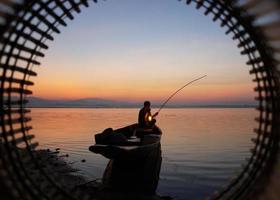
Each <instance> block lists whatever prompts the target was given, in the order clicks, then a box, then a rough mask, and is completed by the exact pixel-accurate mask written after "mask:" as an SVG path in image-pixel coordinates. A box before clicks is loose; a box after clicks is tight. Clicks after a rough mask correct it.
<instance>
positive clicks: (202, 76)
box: [157, 75, 207, 113]
mask: <svg viewBox="0 0 280 200" xmlns="http://www.w3.org/2000/svg"><path fill="white" fill-rule="evenodd" d="M206 76H207V75H204V76H201V77H199V78H196V79H194V80H192V81H190V82H188V83H187V84H185V85H184V86H182V87H181V88H179V89H178V90H176V91H175V92H174V93H173V94H172V95H171V96H170V97H168V98H167V99H166V101H165V102H164V103H163V104H162V105H161V106H160V108H159V110H158V112H157V113H159V112H160V111H161V109H162V108H163V107H164V106H165V105H166V104H167V102H168V101H169V100H170V99H172V97H174V96H175V95H176V94H177V93H178V92H179V91H181V90H182V89H184V88H185V87H187V86H188V85H190V84H192V83H193V82H195V81H198V80H200V79H203V78H205V77H206Z"/></svg>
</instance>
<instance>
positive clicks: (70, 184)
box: [33, 149, 173, 200]
mask: <svg viewBox="0 0 280 200" xmlns="http://www.w3.org/2000/svg"><path fill="white" fill-rule="evenodd" d="M33 154H34V157H35V158H36V160H37V162H38V164H39V166H40V167H41V168H42V169H43V170H44V172H45V173H47V174H49V175H51V178H52V179H53V180H54V181H55V182H56V183H57V184H59V185H60V186H62V187H63V188H64V190H66V191H68V192H74V191H76V190H80V191H82V192H84V193H86V194H88V195H89V197H90V199H99V200H116V199H122V200H132V199H133V200H135V199H138V200H171V199H173V198H171V197H169V196H160V195H158V194H155V195H145V194H139V193H137V194H135V193H129V192H126V193H125V194H124V193H123V192H122V193H120V192H118V191H114V190H112V188H110V187H107V186H105V185H103V184H102V179H96V180H92V181H89V180H86V178H85V177H83V176H81V175H79V174H78V172H79V170H78V169H76V168H73V166H71V163H70V162H68V161H67V160H66V159H65V158H67V157H68V155H67V154H65V155H60V152H59V149H56V150H55V151H51V150H49V149H40V150H36V151H34V152H33ZM81 162H85V160H81Z"/></svg>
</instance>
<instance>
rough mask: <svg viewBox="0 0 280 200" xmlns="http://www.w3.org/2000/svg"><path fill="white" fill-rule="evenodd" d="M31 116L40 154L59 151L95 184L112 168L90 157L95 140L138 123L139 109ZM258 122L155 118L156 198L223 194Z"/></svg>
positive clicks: (40, 111) (249, 118)
mask: <svg viewBox="0 0 280 200" xmlns="http://www.w3.org/2000/svg"><path fill="white" fill-rule="evenodd" d="M31 116H32V118H33V121H32V126H33V128H34V129H33V130H32V131H31V133H33V134H35V135H36V137H37V140H38V141H39V143H40V145H41V148H50V149H55V148H60V149H61V152H62V153H68V154H69V155H70V157H69V158H67V160H68V161H70V162H73V164H72V165H73V167H75V168H78V169H80V172H79V173H80V174H82V175H84V176H85V177H87V179H88V180H93V179H96V178H101V177H102V174H103V171H104V169H105V167H106V164H107V162H108V159H106V158H104V157H102V156H100V155H97V154H93V153H91V152H89V151H88V147H89V146H90V145H92V144H93V143H94V140H93V138H94V134H96V133H100V132H102V131H103V130H104V129H105V128H108V127H112V128H119V127H123V126H126V125H129V124H132V123H135V122H136V121H137V116H138V109H74V108H73V109H70V108H59V109H57V108H36V109H32V112H31ZM256 116H257V112H256V111H255V110H254V109H251V108H241V109H237V108H226V109H224V108H220V109H214V108H210V109H204V108H188V109H164V110H162V111H161V113H160V115H159V116H158V117H157V124H158V126H160V128H161V129H162V131H163V136H162V140H161V144H162V153H163V162H162V167H161V174H160V182H159V186H158V190H157V191H158V193H160V194H161V195H170V196H172V197H176V199H204V197H205V196H207V195H211V194H212V193H213V192H214V191H215V190H218V189H221V188H222V187H223V186H224V185H225V184H226V183H228V181H229V180H230V177H232V176H233V175H235V174H236V173H237V172H238V170H240V166H241V164H242V163H244V162H245V158H246V157H249V156H250V153H249V149H250V148H251V147H252V146H253V144H252V143H251V142H250V139H251V138H252V137H254V135H253V132H252V130H253V128H254V127H255V126H256V122H255V121H254V118H255V117H256ZM82 159H86V162H85V163H81V162H79V161H80V160H82Z"/></svg>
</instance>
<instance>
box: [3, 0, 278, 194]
mask: <svg viewBox="0 0 280 200" xmlns="http://www.w3.org/2000/svg"><path fill="white" fill-rule="evenodd" d="M93 2H94V3H97V0H93ZM277 2H278V1H277V0H275V1H272V0H269V1H267V0H242V1H241V0H240V1H237V0H236V1H234V0H232V1H229V0H228V1H218V0H187V1H186V4H190V3H193V4H195V5H196V8H197V9H200V10H201V11H203V12H204V14H205V15H209V16H211V17H212V19H213V21H217V22H218V23H220V25H221V27H225V28H226V34H229V35H231V36H232V37H233V39H234V40H237V41H238V42H239V44H238V48H240V50H241V54H243V55H247V58H248V62H247V65H249V67H250V68H251V69H250V74H251V75H252V77H253V82H255V84H256V87H255V88H254V90H255V94H256V100H257V101H258V102H259V103H258V106H257V108H256V109H258V111H259V115H258V117H257V118H256V121H257V122H258V126H257V127H256V128H255V129H254V132H255V133H256V137H255V138H253V139H252V142H254V143H255V146H254V148H253V149H251V151H252V154H251V157H250V158H248V161H247V163H246V165H244V166H243V167H242V169H241V172H240V174H238V175H237V176H236V177H235V178H233V179H232V181H230V182H229V184H228V185H226V186H225V187H224V189H223V190H221V191H219V192H215V193H214V194H213V196H211V197H210V198H211V199H249V198H254V199H257V196H259V197H261V196H263V195H264V194H265V192H266V188H268V187H269V188H277V184H280V181H279V179H278V182H276V183H274V182H273V181H271V177H273V176H274V175H275V174H276V173H277V170H276V169H277V167H278V169H279V167H280V164H279V161H280V159H279V149H278V146H279V135H280V131H279V127H280V120H279V116H280V115H279V114H280V108H279V104H280V89H279V86H280V83H279V77H280V75H279V71H280V70H279V68H280V62H279V59H280V48H279V46H280V16H279V13H280V5H279V3H277ZM89 3H92V2H89V1H88V0H63V1H61V0H22V1H8V0H1V1H0V8H2V9H0V35H1V38H0V45H1V50H0V78H1V82H0V84H1V86H0V91H1V95H0V106H1V112H0V113H1V115H0V117H1V118H0V126H1V129H0V156H1V157H0V178H1V179H0V188H1V189H0V191H1V195H3V198H4V199H5V198H14V199H87V198H88V195H87V194H84V193H83V192H82V191H79V190H78V189H77V190H75V191H71V194H70V192H69V191H67V190H66V189H65V188H63V186H62V185H61V184H60V183H59V177H55V176H54V175H52V174H51V173H49V172H47V171H46V170H45V169H44V168H43V167H42V166H41V165H40V163H39V162H38V159H39V158H38V157H37V156H36V155H34V151H35V148H36V147H37V146H38V143H37V142H35V141H34V135H30V134H29V133H28V131H29V130H30V129H32V127H31V126H30V125H29V124H30V121H31V118H30V117H28V113H29V112H30V110H29V109H27V108H26V107H25V105H26V103H27V100H26V97H27V96H28V95H31V94H32V91H31V90H30V89H29V88H32V87H31V86H32V85H33V84H34V83H33V82H32V81H31V80H30V78H32V77H33V76H36V72H35V70H33V68H36V66H38V65H40V62H39V60H40V58H42V57H44V54H43V52H44V51H45V50H46V49H48V46H47V43H48V42H49V40H53V39H54V38H53V35H55V34H56V33H60V31H59V28H60V27H61V26H66V22H65V21H67V20H68V19H70V20H72V19H74V17H73V14H74V13H75V12H76V13H79V12H80V11H81V7H83V6H84V7H88V6H89ZM269 15H271V17H267V16H269ZM265 19H266V20H265ZM277 159H278V160H277ZM30 165H31V167H30ZM260 188H262V189H260ZM7 191H9V192H7ZM272 195H274V197H279V198H280V194H279V192H277V191H276V190H275V191H274V194H272ZM1 197H2V196H1Z"/></svg>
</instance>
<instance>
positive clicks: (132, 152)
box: [89, 124, 162, 194]
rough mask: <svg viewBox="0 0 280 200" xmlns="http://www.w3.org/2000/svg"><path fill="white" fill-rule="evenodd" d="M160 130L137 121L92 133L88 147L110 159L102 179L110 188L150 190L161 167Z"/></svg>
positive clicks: (156, 179) (153, 190)
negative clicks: (144, 127) (93, 140)
mask: <svg viewBox="0 0 280 200" xmlns="http://www.w3.org/2000/svg"><path fill="white" fill-rule="evenodd" d="M160 138H161V130H160V129H159V128H158V127H157V126H155V127H154V128H152V129H141V128H137V124H133V125H131V126H127V127H124V128H120V129H117V130H114V131H113V130H112V129H106V130H105V131H103V133H101V134H97V135H95V141H96V144H95V145H93V146H90V147H89V150H90V151H92V152H94V153H98V154H101V155H103V156H105V157H106V158H109V159H110V161H109V163H108V165H107V167H106V170H105V172H104V175H103V183H104V184H105V185H106V186H109V187H112V189H117V190H125V191H126V192H129V191H131V192H141V193H151V194H153V193H154V192H155V190H156V188H157V184H158V180H159V172H160V167H161V159H162V158H161V145H160Z"/></svg>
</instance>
